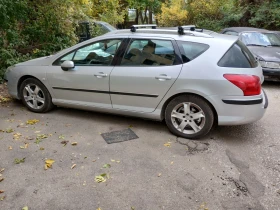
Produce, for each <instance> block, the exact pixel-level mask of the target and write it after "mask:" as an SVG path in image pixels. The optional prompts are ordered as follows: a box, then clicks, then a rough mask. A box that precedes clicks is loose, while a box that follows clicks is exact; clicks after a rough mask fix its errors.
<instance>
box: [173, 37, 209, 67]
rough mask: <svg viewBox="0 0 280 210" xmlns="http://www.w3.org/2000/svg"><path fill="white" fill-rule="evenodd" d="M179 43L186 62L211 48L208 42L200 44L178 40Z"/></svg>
mask: <svg viewBox="0 0 280 210" xmlns="http://www.w3.org/2000/svg"><path fill="white" fill-rule="evenodd" d="M178 44H179V48H180V51H181V54H182V58H183V62H184V63H187V62H189V61H191V60H193V59H195V58H196V57H198V56H199V55H201V54H202V53H204V52H205V51H206V50H207V49H208V48H209V46H208V45H206V44H200V43H195V42H184V41H178Z"/></svg>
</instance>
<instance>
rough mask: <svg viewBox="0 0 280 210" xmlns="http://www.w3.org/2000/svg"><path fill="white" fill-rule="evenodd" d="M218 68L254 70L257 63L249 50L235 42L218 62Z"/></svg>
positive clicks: (239, 42)
mask: <svg viewBox="0 0 280 210" xmlns="http://www.w3.org/2000/svg"><path fill="white" fill-rule="evenodd" d="M218 66H220V67H231V68H255V67H257V66H258V62H257V60H256V59H255V57H254V56H253V54H252V53H251V52H250V50H249V49H248V48H247V47H246V46H245V45H244V44H243V43H242V42H241V41H237V42H236V43H235V44H234V45H233V46H232V47H231V48H230V49H229V50H228V51H227V52H226V54H225V55H224V56H223V57H222V58H221V60H220V61H219V62H218Z"/></svg>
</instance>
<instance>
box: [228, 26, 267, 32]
mask: <svg viewBox="0 0 280 210" xmlns="http://www.w3.org/2000/svg"><path fill="white" fill-rule="evenodd" d="M225 31H235V32H237V33H241V32H244V31H257V32H269V30H266V29H262V28H253V27H230V28H225V29H223V30H222V33H224V32H225Z"/></svg>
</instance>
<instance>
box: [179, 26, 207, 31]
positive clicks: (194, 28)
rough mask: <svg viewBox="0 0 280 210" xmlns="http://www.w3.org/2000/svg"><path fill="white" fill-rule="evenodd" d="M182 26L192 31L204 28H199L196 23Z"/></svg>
mask: <svg viewBox="0 0 280 210" xmlns="http://www.w3.org/2000/svg"><path fill="white" fill-rule="evenodd" d="M182 28H184V29H185V30H190V31H196V32H203V28H197V27H196V26H195V25H186V26H182Z"/></svg>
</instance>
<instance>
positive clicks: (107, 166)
mask: <svg viewBox="0 0 280 210" xmlns="http://www.w3.org/2000/svg"><path fill="white" fill-rule="evenodd" d="M103 168H111V165H110V164H109V163H107V164H105V165H103Z"/></svg>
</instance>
